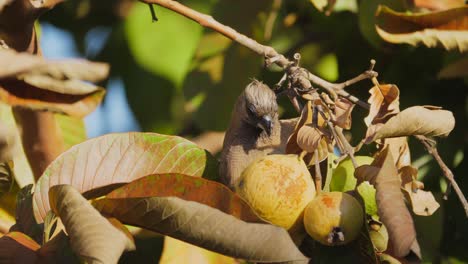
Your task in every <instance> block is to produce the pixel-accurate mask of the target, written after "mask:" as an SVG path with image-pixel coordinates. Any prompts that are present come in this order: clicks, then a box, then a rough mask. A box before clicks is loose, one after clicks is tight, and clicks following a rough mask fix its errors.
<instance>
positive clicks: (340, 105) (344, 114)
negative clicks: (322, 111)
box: [334, 97, 355, 129]
mask: <svg viewBox="0 0 468 264" xmlns="http://www.w3.org/2000/svg"><path fill="white" fill-rule="evenodd" d="M354 106H355V104H353V103H352V102H351V101H349V100H348V99H346V98H342V97H340V98H339V99H338V100H337V101H336V103H335V120H334V123H335V124H336V125H337V126H339V127H341V128H343V129H350V128H351V113H352V111H353V108H354Z"/></svg>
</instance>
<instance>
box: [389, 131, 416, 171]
mask: <svg viewBox="0 0 468 264" xmlns="http://www.w3.org/2000/svg"><path fill="white" fill-rule="evenodd" d="M383 144H384V146H388V149H389V151H390V152H391V153H392V157H394V160H395V165H396V166H397V169H400V168H402V167H404V166H408V165H411V153H410V149H409V145H408V137H395V138H386V139H384V140H383Z"/></svg>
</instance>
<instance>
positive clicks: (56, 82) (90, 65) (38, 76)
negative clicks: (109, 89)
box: [0, 49, 109, 95]
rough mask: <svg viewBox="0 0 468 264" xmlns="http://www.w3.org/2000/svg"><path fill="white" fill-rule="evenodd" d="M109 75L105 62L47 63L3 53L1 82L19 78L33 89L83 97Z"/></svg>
mask: <svg viewBox="0 0 468 264" xmlns="http://www.w3.org/2000/svg"><path fill="white" fill-rule="evenodd" d="M108 74H109V66H108V65H107V64H105V63H97V62H90V61H86V60H83V59H75V60H55V61H54V60H46V59H44V58H43V57H39V56H34V55H30V54H27V53H17V52H15V51H13V50H11V49H7V50H5V49H1V50H0V79H9V78H16V79H18V80H22V81H24V82H26V83H28V84H30V85H32V86H35V87H38V88H41V89H45V90H49V91H52V92H56V93H62V94H70V95H83V94H89V93H92V92H94V91H96V90H97V89H98V87H96V86H93V85H91V84H89V83H85V82H78V80H83V81H89V82H97V81H101V80H103V79H105V78H106V77H107V75H108Z"/></svg>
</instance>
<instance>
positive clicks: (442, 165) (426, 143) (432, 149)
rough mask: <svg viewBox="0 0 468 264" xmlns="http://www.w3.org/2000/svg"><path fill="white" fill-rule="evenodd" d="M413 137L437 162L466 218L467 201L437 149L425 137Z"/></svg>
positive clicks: (467, 210) (467, 211)
mask: <svg viewBox="0 0 468 264" xmlns="http://www.w3.org/2000/svg"><path fill="white" fill-rule="evenodd" d="M414 137H415V138H417V139H418V140H419V141H420V142H421V143H422V144H423V145H424V147H425V148H426V150H427V152H428V153H429V154H431V155H432V157H433V158H434V159H435V160H436V161H437V164H439V167H440V168H441V170H442V172H443V173H444V176H445V178H447V180H448V181H449V183H450V184H451V185H452V186H453V189H454V190H455V192H456V193H457V195H458V199H460V202H461V203H462V205H463V208H464V209H465V213H466V216H467V217H468V201H467V200H466V198H465V196H464V194H463V192H462V190H461V189H460V187H459V186H458V184H457V182H456V181H455V176H454V175H453V172H452V171H451V170H450V169H449V168H448V166H447V165H446V164H445V162H444V161H443V160H442V158H441V157H440V155H439V152H438V151H437V148H436V147H435V146H434V144H433V143H432V144H431V140H429V139H428V138H427V137H425V136H419V135H416V136H414Z"/></svg>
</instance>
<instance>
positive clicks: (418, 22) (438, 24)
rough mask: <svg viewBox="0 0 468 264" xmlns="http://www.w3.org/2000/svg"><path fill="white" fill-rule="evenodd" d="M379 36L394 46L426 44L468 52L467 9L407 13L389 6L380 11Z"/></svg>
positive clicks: (430, 46)
mask: <svg viewBox="0 0 468 264" xmlns="http://www.w3.org/2000/svg"><path fill="white" fill-rule="evenodd" d="M376 16H377V25H376V30H377V33H378V34H379V35H380V37H382V38H383V39H384V40H386V41H388V42H391V43H407V44H410V45H413V46H416V45H419V44H423V45H425V46H426V47H429V48H434V47H438V46H441V47H443V48H445V49H446V50H458V51H460V52H465V51H467V50H468V34H467V30H468V23H467V21H468V6H466V5H465V6H462V7H458V8H453V9H449V10H444V11H439V12H432V13H419V14H407V13H399V12H395V11H393V10H391V9H390V8H388V7H386V6H379V8H378V9H377V13H376Z"/></svg>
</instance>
